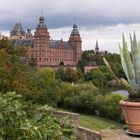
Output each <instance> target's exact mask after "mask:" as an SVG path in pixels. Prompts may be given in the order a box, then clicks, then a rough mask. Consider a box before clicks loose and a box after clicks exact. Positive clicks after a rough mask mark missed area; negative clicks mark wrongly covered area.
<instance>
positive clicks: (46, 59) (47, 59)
mask: <svg viewBox="0 0 140 140" xmlns="http://www.w3.org/2000/svg"><path fill="white" fill-rule="evenodd" d="M35 59H36V60H37V58H35ZM38 60H39V61H41V60H43V58H42V59H41V58H39V59H38ZM44 60H45V61H75V59H56V58H55V59H51V58H50V59H49V58H44Z"/></svg>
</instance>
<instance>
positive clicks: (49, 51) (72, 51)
mask: <svg viewBox="0 0 140 140" xmlns="http://www.w3.org/2000/svg"><path fill="white" fill-rule="evenodd" d="M10 39H11V40H12V43H13V45H14V46H26V47H29V49H28V51H29V57H30V58H32V59H35V60H36V62H37V65H38V66H39V67H45V66H50V67H57V66H59V65H64V66H76V65H77V63H78V61H79V60H80V59H81V55H82V40H81V37H80V34H79V31H78V26H77V25H76V24H75V25H73V30H72V32H71V34H70V37H69V40H68V41H63V39H60V40H52V39H50V34H49V32H48V29H47V26H46V24H45V19H44V17H42V16H41V17H40V18H39V23H38V25H37V28H36V31H35V33H34V36H33V35H32V33H31V30H30V29H27V32H25V31H24V30H23V28H22V26H21V24H20V23H16V25H15V27H14V29H13V30H12V31H11V32H10Z"/></svg>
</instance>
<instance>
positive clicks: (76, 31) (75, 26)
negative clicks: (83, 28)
mask: <svg viewBox="0 0 140 140" xmlns="http://www.w3.org/2000/svg"><path fill="white" fill-rule="evenodd" d="M71 35H80V34H79V31H78V26H77V25H76V24H74V25H73V30H72V32H71Z"/></svg>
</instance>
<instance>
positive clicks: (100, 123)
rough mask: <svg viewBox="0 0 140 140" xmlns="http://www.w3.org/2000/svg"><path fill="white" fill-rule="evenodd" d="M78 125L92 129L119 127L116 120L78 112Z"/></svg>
mask: <svg viewBox="0 0 140 140" xmlns="http://www.w3.org/2000/svg"><path fill="white" fill-rule="evenodd" d="M80 125H81V126H83V127H87V128H90V129H94V130H102V129H115V128H120V124H118V123H116V122H113V121H110V120H107V119H104V118H101V117H96V116H90V115H83V114H80Z"/></svg>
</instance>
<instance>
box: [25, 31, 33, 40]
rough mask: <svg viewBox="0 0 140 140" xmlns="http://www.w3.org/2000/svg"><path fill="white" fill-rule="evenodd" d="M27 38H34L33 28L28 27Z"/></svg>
mask: <svg viewBox="0 0 140 140" xmlns="http://www.w3.org/2000/svg"><path fill="white" fill-rule="evenodd" d="M26 39H33V35H32V33H31V29H27V33H26Z"/></svg>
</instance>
